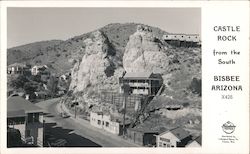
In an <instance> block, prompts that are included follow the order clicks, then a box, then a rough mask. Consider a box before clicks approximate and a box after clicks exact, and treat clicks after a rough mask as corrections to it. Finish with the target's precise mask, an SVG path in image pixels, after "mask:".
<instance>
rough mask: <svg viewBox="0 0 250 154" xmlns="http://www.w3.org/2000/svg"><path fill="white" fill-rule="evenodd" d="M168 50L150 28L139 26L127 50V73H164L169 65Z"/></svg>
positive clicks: (124, 61) (124, 60)
mask: <svg viewBox="0 0 250 154" xmlns="http://www.w3.org/2000/svg"><path fill="white" fill-rule="evenodd" d="M166 50H167V49H166V46H163V44H162V42H161V41H160V40H159V39H158V38H156V37H155V36H154V35H153V33H152V30H151V29H150V28H149V27H147V26H141V25H138V26H137V31H136V32H135V33H134V34H133V35H131V36H130V37H129V41H128V43H127V46H126V48H125V53H124V56H123V67H124V69H125V70H126V71H127V72H144V71H151V72H154V73H162V72H164V71H165V70H166V68H167V66H168V63H169V58H168V57H167V55H166Z"/></svg>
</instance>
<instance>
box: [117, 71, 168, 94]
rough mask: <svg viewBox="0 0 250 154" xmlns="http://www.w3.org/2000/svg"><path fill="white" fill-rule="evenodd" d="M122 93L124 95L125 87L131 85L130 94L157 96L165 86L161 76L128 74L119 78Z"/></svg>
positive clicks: (143, 73)
mask: <svg viewBox="0 0 250 154" xmlns="http://www.w3.org/2000/svg"><path fill="white" fill-rule="evenodd" d="M119 84H120V93H124V88H123V85H125V84H126V85H129V87H130V90H129V91H130V93H131V94H137V95H147V96H149V95H156V94H157V92H158V90H159V89H160V88H161V86H162V84H163V79H162V77H161V75H160V74H153V73H152V72H129V73H128V72H127V73H126V74H125V75H124V76H123V77H120V78H119Z"/></svg>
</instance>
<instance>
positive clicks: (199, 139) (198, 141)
mask: <svg viewBox="0 0 250 154" xmlns="http://www.w3.org/2000/svg"><path fill="white" fill-rule="evenodd" d="M194 141H196V142H197V143H199V144H200V145H201V136H198V137H197V138H195V139H194Z"/></svg>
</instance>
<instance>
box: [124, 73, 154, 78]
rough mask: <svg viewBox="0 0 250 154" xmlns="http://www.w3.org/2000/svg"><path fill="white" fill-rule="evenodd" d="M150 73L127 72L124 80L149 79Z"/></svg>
mask: <svg viewBox="0 0 250 154" xmlns="http://www.w3.org/2000/svg"><path fill="white" fill-rule="evenodd" d="M151 75H152V72H127V73H126V74H125V75H124V78H150V76H151Z"/></svg>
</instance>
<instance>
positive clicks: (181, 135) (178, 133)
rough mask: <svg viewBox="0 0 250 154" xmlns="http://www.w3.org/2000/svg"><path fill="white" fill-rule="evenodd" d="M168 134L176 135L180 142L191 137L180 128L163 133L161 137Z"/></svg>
mask: <svg viewBox="0 0 250 154" xmlns="http://www.w3.org/2000/svg"><path fill="white" fill-rule="evenodd" d="M168 132H171V133H172V134H174V135H175V136H176V137H177V138H178V139H179V140H183V139H185V138H186V137H188V136H190V134H189V132H188V131H186V130H184V129H182V128H180V127H176V128H174V129H171V130H169V131H167V132H163V133H161V134H160V135H163V134H166V133H168Z"/></svg>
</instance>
